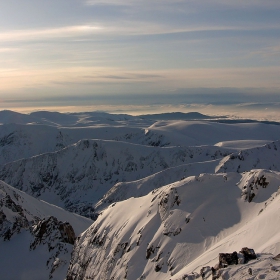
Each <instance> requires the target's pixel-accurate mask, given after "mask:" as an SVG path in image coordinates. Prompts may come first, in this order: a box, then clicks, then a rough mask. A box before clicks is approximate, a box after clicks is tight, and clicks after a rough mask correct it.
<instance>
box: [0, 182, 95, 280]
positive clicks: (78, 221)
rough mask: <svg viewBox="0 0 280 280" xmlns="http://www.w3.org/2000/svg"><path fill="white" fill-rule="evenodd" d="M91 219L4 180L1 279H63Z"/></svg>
mask: <svg viewBox="0 0 280 280" xmlns="http://www.w3.org/2000/svg"><path fill="white" fill-rule="evenodd" d="M91 223H92V221H91V220H89V219H86V218H84V217H81V216H78V215H75V214H72V213H69V212H66V211H65V210H63V209H61V208H59V207H56V206H54V205H50V204H47V203H45V202H42V201H39V200H37V199H35V198H33V197H30V196H29V195H27V194H25V193H23V192H21V191H19V190H17V189H15V188H13V187H11V186H9V185H7V184H5V183H3V182H1V181H0V252H1V254H0V260H1V279H5V280H6V279H49V277H50V278H51V277H52V279H63V278H64V277H65V275H66V270H67V267H68V264H69V260H70V254H71V251H72V246H73V245H72V244H73V242H74V238H75V235H78V234H80V233H81V232H82V231H84V230H85V229H86V228H87V227H88V226H90V225H91ZM15 268H16V269H15Z"/></svg>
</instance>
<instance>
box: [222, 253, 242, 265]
mask: <svg viewBox="0 0 280 280" xmlns="http://www.w3.org/2000/svg"><path fill="white" fill-rule="evenodd" d="M233 264H238V256H237V252H233V253H220V254H219V267H220V268H222V267H227V266H228V265H233Z"/></svg>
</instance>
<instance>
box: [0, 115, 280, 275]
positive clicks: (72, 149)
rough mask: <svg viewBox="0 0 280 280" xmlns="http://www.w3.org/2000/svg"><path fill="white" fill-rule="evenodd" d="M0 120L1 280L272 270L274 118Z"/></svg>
mask: <svg viewBox="0 0 280 280" xmlns="http://www.w3.org/2000/svg"><path fill="white" fill-rule="evenodd" d="M181 117H182V118H183V119H182V120H180V119H178V118H181ZM168 118H170V119H168ZM195 118H197V120H196V119H195ZM0 123H1V124H2V125H0V180H2V181H1V182H0V248H1V249H0V252H1V253H0V258H1V262H0V267H1V279H4V280H5V279H58V280H59V279H67V280H74V279H75V280H76V279H104V280H107V279H114V280H116V279H131V280H136V279H139V280H140V279H141V280H144V279H150V280H154V279H160V280H161V279H162V280H165V279H166V280H169V279H172V280H181V279H182V280H183V279H204V280H205V279H209V280H210V279H233V280H234V279H247V280H249V279H250V280H252V279H280V255H279V254H280V234H279V232H280V211H279V210H280V201H279V199H280V187H279V186H280V125H279V124H278V123H274V124H271V123H269V122H267V123H261V122H254V121H252V120H248V121H244V120H240V122H238V121H237V120H235V121H234V122H231V121H230V120H227V119H224V120H219V119H211V117H209V116H203V115H201V114H198V113H190V114H189V115H188V114H180V113H173V114H162V115H154V116H146V117H145V116H139V117H133V116H129V115H111V114H107V113H103V112H85V113H76V114H74V113H72V114H61V113H55V112H44V111H40V112H34V113H31V114H29V115H26V114H19V113H15V112H12V111H1V112H0ZM68 211H70V212H68ZM71 212H72V213H71ZM89 218H91V219H89ZM242 248H243V249H242ZM244 248H245V249H244ZM246 248H249V249H246ZM241 249H242V253H240V251H241ZM250 249H253V250H254V252H255V253H256V254H255V255H253V256H254V257H252V259H248V257H247V255H246V254H245V253H244V252H253V251H252V250H250ZM244 250H245V251H244ZM246 250H247V251H246ZM235 251H236V253H233V252H235ZM221 253H233V254H232V255H226V256H227V257H224V258H231V257H232V258H233V259H234V261H233V262H231V261H229V259H227V260H226V261H225V259H222V258H223V256H225V255H220V254H221ZM247 259H248V260H247ZM225 262H227V263H225ZM233 263H234V264H233ZM14 267H17V269H14Z"/></svg>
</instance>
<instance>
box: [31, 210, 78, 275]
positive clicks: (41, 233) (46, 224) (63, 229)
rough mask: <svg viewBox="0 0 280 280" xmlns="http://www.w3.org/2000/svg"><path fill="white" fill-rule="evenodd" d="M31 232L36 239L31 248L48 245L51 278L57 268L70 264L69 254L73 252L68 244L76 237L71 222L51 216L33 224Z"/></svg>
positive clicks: (48, 264)
mask: <svg viewBox="0 0 280 280" xmlns="http://www.w3.org/2000/svg"><path fill="white" fill-rule="evenodd" d="M31 232H32V234H33V236H34V240H33V242H31V244H30V250H35V249H36V248H37V247H38V246H47V248H48V251H49V252H50V257H49V259H48V260H47V263H46V265H47V267H48V268H49V271H50V272H49V278H50V279H51V278H52V277H53V276H52V275H53V273H54V272H55V270H56V269H58V268H59V267H61V266H66V265H67V264H68V260H67V256H68V255H69V253H70V252H71V247H70V246H68V245H67V244H71V245H73V244H74V241H75V238H76V237H75V233H74V230H73V228H72V226H71V225H70V224H69V223H67V222H65V223H63V222H61V221H58V220H57V218H55V217H53V216H51V217H49V218H46V219H43V220H40V221H38V222H37V223H36V224H35V225H33V227H32V229H31Z"/></svg>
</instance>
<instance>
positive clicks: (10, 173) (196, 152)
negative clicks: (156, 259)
mask: <svg viewBox="0 0 280 280" xmlns="http://www.w3.org/2000/svg"><path fill="white" fill-rule="evenodd" d="M229 153H231V151H229V150H227V149H224V148H221V147H216V146H201V147H187V148H185V147H167V148H160V147H149V146H142V145H135V144H130V143H125V142H117V141H104V140H81V141H79V142H78V143H77V144H74V145H71V146H68V147H66V148H64V149H62V150H60V151H58V152H54V153H46V154H42V155H39V156H35V157H32V158H28V159H23V160H18V161H14V162H10V163H7V164H6V165H4V166H2V167H1V168H0V179H1V180H3V181H5V182H6V183H8V184H10V185H12V186H14V187H16V188H18V189H20V190H22V191H25V192H26V193H28V194H30V195H32V196H35V197H38V198H40V199H43V200H45V201H48V202H50V203H52V204H55V205H59V206H61V207H64V208H66V209H67V210H69V211H72V212H76V213H79V214H82V215H85V216H88V217H94V216H92V215H95V213H94V210H95V209H94V204H95V203H97V202H98V200H100V199H101V198H102V196H103V195H104V194H105V193H106V192H107V191H108V190H109V189H110V188H111V187H113V185H114V184H116V183H117V182H129V181H135V180H139V179H142V178H145V177H147V176H150V175H152V174H154V173H156V172H159V171H161V170H164V169H167V168H169V167H174V166H178V165H181V164H184V163H194V162H202V161H206V160H213V159H216V158H222V157H224V156H226V155H228V154H229ZM189 174H190V173H189ZM173 179H174V180H177V179H175V178H174V177H173ZM169 180H171V178H170V179H169ZM162 183H163V184H165V182H164V180H163V181H162Z"/></svg>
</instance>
